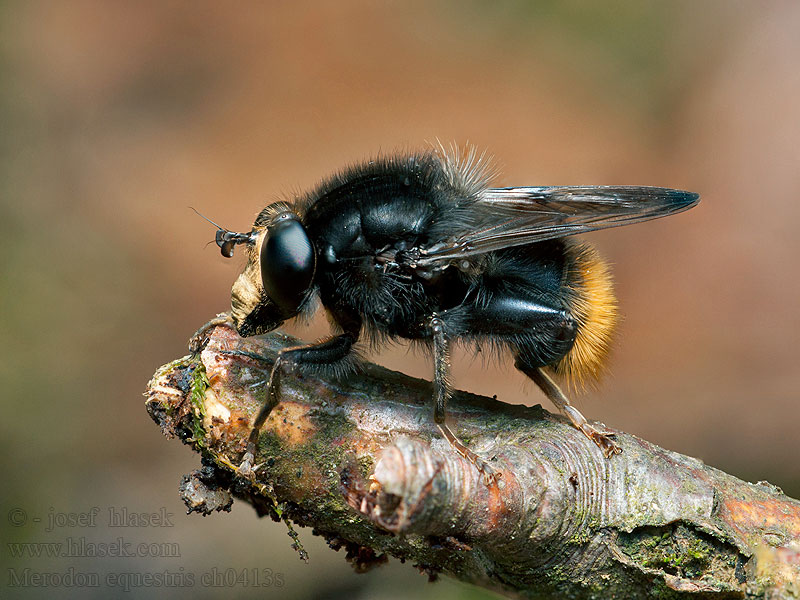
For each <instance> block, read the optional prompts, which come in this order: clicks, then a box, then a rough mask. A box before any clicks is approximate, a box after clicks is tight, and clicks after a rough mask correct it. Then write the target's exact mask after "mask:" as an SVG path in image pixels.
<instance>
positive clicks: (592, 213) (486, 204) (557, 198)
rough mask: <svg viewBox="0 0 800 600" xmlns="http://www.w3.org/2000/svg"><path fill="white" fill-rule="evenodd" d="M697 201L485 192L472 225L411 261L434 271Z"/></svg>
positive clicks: (689, 196)
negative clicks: (468, 260)
mask: <svg viewBox="0 0 800 600" xmlns="http://www.w3.org/2000/svg"><path fill="white" fill-rule="evenodd" d="M699 199H700V196H699V195H698V194H695V193H692V192H684V191H682V190H672V189H668V188H658V187H641V186H565V187H511V188H492V189H487V190H485V191H483V192H482V193H481V194H480V196H479V197H478V199H477V201H476V202H475V203H474V204H472V205H471V206H470V209H471V210H472V211H473V215H472V217H473V220H474V223H475V224H476V226H475V227H474V228H473V229H471V230H470V231H468V232H465V233H462V234H460V235H457V236H455V237H453V238H450V239H449V240H445V241H442V242H437V243H435V244H432V245H430V246H428V247H426V248H422V249H420V256H419V258H418V260H417V261H416V262H417V265H419V266H423V267H424V266H432V267H436V266H439V265H442V264H445V263H450V262H451V261H452V260H454V259H458V258H463V257H468V256H473V255H476V254H483V253H485V252H491V251H493V250H500V249H502V248H510V247H513V246H524V245H527V244H532V243H534V242H542V241H544V240H550V239H554V238H560V237H565V236H568V235H575V234H578V233H586V232H589V231H596V230H598V229H606V228H608V227H619V226H621V225H630V224H632V223H639V222H641V221H647V220H649V219H656V218H658V217H665V216H667V215H671V214H674V213H678V212H681V211H684V210H687V209H689V208H691V207H692V206H694V205H695V204H697V202H698V201H699Z"/></svg>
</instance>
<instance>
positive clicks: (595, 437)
mask: <svg viewBox="0 0 800 600" xmlns="http://www.w3.org/2000/svg"><path fill="white" fill-rule="evenodd" d="M581 431H583V433H585V434H586V437H588V438H589V439H590V440H592V441H593V442H594V443H595V444H597V447H598V448H600V450H602V451H603V456H605V457H606V458H611V457H612V456H614V455H615V454H621V453H622V448H620V447H619V446H618V445H617V443H616V442H615V441H614V438H615V437H616V435H615V434H613V433H611V432H610V431H599V430H597V429H595V428H594V427H592V426H591V425H589V424H586V425H584V426H583V427H581Z"/></svg>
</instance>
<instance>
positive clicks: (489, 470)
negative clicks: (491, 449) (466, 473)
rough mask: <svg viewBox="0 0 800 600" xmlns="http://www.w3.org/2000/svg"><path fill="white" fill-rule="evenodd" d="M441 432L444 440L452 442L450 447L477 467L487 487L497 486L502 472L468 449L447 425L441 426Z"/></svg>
mask: <svg viewBox="0 0 800 600" xmlns="http://www.w3.org/2000/svg"><path fill="white" fill-rule="evenodd" d="M439 431H441V432H442V435H443V436H444V438H445V439H446V440H447V441H448V442H450V445H451V446H452V447H453V449H454V450H455V451H456V452H458V453H459V454H460V455H461V456H463V457H464V458H466V459H467V460H468V461H469V462H471V463H472V464H473V465H475V468H476V469H478V471H479V472H480V474H481V475H483V482H484V483H485V484H486V486H487V487H489V486H492V485H495V484H496V483H497V480H498V479H500V477H502V475H503V474H502V473H501V472H500V471H496V470H495V469H494V467H492V466H491V465H490V464H489V463H487V462H486V461H485V460H483V459H482V458H481V457H480V456H478V455H477V454H475V453H474V452H473V451H472V450H470V449H469V448H467V447H466V446H465V445H464V444H463V442H461V440H459V439H458V438H457V437H456V436H455V434H454V433H453V432H452V431H450V428H449V427H448V426H447V425H444V424H440V425H439Z"/></svg>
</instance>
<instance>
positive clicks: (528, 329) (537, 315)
mask: <svg viewBox="0 0 800 600" xmlns="http://www.w3.org/2000/svg"><path fill="white" fill-rule="evenodd" d="M462 318H463V319H464V321H465V323H466V325H467V329H468V331H471V332H474V333H482V334H485V335H491V336H493V337H495V338H496V339H503V338H504V339H506V340H508V343H509V344H510V345H512V347H516V350H517V355H516V363H515V364H516V367H517V368H518V369H519V370H520V371H522V372H523V373H525V375H527V376H528V377H530V378H531V379H533V381H535V382H536V385H538V386H539V387H540V388H541V390H542V391H543V392H544V394H545V396H547V397H548V398H549V399H550V401H551V402H552V403H553V404H555V406H556V408H558V410H559V411H560V412H561V414H563V415H564V416H566V417H567V418H568V419H569V420H570V422H571V423H572V424H573V425H575V427H577V428H578V429H580V430H581V431H582V432H583V433H584V434H586V437H588V438H589V439H590V440H592V441H593V442H594V443H595V444H597V446H598V447H599V448H600V449H601V450H602V451H603V454H604V455H605V456H606V457H607V458H610V457H611V456H613V455H614V454H619V453H620V452H622V449H621V448H620V447H619V446H617V444H616V443H614V440H613V439H611V437H612V436H611V434H609V433H606V432H603V431H600V430H598V429H597V428H596V427H594V426H593V425H591V424H589V422H588V421H587V420H586V418H585V417H584V416H583V415H582V414H581V413H580V411H579V410H578V409H577V408H575V407H574V406H572V405H571V404H570V403H569V400H568V399H567V397H566V396H565V395H564V393H563V392H562V391H561V390H560V389H559V387H558V386H557V385H556V383H555V382H554V381H553V380H552V379H550V377H549V376H548V375H547V373H545V372H544V371H543V370H542V367H545V366H547V365H552V364H555V363H557V362H558V361H559V360H560V359H561V358H562V357H563V356H564V355H565V354H566V353H567V352H569V351H570V349H571V348H572V346H573V344H574V343H575V336H576V334H577V323H576V321H575V320H574V318H573V317H572V316H571V315H570V314H569V313H568V312H567V311H565V310H563V309H559V308H555V307H553V306H551V305H549V304H548V303H546V302H543V301H542V300H537V299H533V298H530V297H522V296H517V295H512V294H497V295H495V296H493V297H492V298H491V300H490V301H489V302H486V303H483V304H481V305H480V306H475V307H471V308H470V310H469V311H466V312H465V314H464V315H463V316H462Z"/></svg>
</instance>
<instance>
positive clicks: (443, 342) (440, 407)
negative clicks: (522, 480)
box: [428, 314, 500, 485]
mask: <svg viewBox="0 0 800 600" xmlns="http://www.w3.org/2000/svg"><path fill="white" fill-rule="evenodd" d="M428 326H429V328H430V332H431V336H432V337H433V356H434V377H433V383H434V388H435V391H434V394H435V395H434V405H433V420H434V422H435V423H436V425H437V426H438V427H439V431H441V432H442V435H443V436H444V438H445V439H446V440H447V441H448V442H450V445H451V446H453V448H454V449H455V450H456V452H458V453H459V454H460V455H461V456H463V457H464V458H466V459H467V460H468V461H469V462H471V463H472V464H473V465H475V467H476V468H477V469H478V471H480V472H481V474H482V475H483V479H484V481H485V482H486V484H487V485H490V484H491V483H493V482H495V481H497V479H498V478H499V477H500V473H498V472H496V471H495V470H494V469H493V468H492V467H491V466H489V464H488V463H487V462H486V461H485V460H483V459H482V458H481V457H480V456H478V455H477V454H475V453H474V452H473V451H472V450H470V449H469V448H467V447H466V446H465V445H464V443H463V442H462V441H461V440H459V439H458V437H457V436H456V434H455V433H453V431H452V430H451V429H450V427H448V425H447V422H446V415H447V401H448V400H449V399H450V396H452V395H453V387H452V385H451V383H450V345H449V342H448V339H447V333H446V331H445V324H444V321H442V319H441V318H440V317H439V315H436V314H434V315H433V316H432V317H431V319H430V321H429V322H428Z"/></svg>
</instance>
